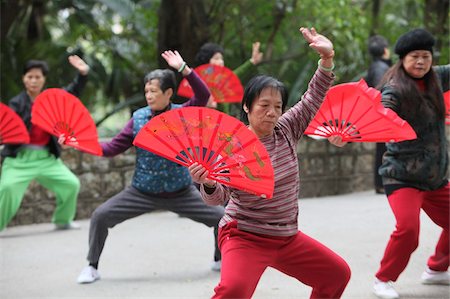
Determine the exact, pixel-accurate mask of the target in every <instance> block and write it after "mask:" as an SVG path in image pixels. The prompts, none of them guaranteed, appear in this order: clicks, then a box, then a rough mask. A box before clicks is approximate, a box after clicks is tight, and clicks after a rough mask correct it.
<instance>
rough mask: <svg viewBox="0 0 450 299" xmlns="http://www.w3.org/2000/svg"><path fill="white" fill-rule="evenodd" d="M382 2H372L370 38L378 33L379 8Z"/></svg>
mask: <svg viewBox="0 0 450 299" xmlns="http://www.w3.org/2000/svg"><path fill="white" fill-rule="evenodd" d="M382 2H383V0H373V1H372V27H371V28H370V36H372V35H376V34H377V33H378V23H379V22H378V21H379V16H380V8H381V5H382Z"/></svg>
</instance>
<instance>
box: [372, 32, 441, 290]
mask: <svg viewBox="0 0 450 299" xmlns="http://www.w3.org/2000/svg"><path fill="white" fill-rule="evenodd" d="M434 43H435V39H434V37H433V36H432V35H431V34H430V33H429V32H428V31H426V30H424V29H414V30H412V31H409V32H408V33H405V34H403V35H402V36H400V38H399V39H398V40H397V43H396V45H395V53H396V54H397V55H398V56H399V60H398V62H397V63H396V64H395V65H394V66H393V67H392V68H391V69H389V71H388V72H387V73H386V75H385V76H384V77H383V80H382V81H381V83H380V84H381V85H380V86H383V87H382V89H381V93H382V103H383V105H384V106H385V107H387V108H390V109H392V110H394V111H395V112H396V113H397V114H398V115H399V116H400V117H401V118H403V119H404V120H406V121H407V122H408V123H409V124H410V125H411V126H412V127H413V128H414V131H415V132H416V134H417V139H415V140H408V141H403V142H398V143H388V144H387V151H386V153H385V154H384V157H383V164H382V165H381V167H380V169H379V173H380V175H381V176H382V178H383V185H384V188H385V191H386V195H387V197H388V201H389V205H390V206H391V209H392V212H393V213H394V216H395V219H396V226H395V230H394V232H393V233H392V234H391V236H390V240H389V242H388V244H387V247H386V250H385V252H384V256H383V258H382V260H381V263H380V268H379V270H378V272H377V273H376V275H375V276H376V281H375V284H374V287H373V292H374V293H375V294H376V295H377V296H378V297H380V298H399V295H398V293H397V292H396V291H395V289H394V288H393V287H392V284H391V282H394V281H396V280H397V278H398V277H399V275H400V274H401V273H402V272H403V270H405V268H406V265H407V264H408V261H409V259H410V256H411V254H412V253H413V252H414V250H415V249H416V248H417V246H418V243H419V227H420V210H421V209H422V210H423V211H424V212H425V213H426V214H428V216H429V217H430V218H431V220H432V221H433V222H434V223H436V224H437V225H439V226H440V227H441V228H442V233H441V236H440V239H439V241H438V243H437V246H436V249H435V252H434V254H433V255H432V256H431V257H430V258H429V259H428V263H427V266H428V267H427V269H426V270H425V272H424V273H423V274H422V277H421V279H422V283H424V284H447V285H448V284H450V275H449V272H448V271H447V270H448V267H449V218H450V216H449V205H450V184H449V183H448V180H447V176H446V173H447V168H448V155H447V145H446V143H447V141H446V136H445V105H444V99H443V95H442V94H443V91H447V90H448V89H449V74H450V65H445V66H435V67H432V60H433V46H434Z"/></svg>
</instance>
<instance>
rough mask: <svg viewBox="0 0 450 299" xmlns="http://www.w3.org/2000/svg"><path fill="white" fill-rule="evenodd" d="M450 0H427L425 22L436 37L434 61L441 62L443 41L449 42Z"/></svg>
mask: <svg viewBox="0 0 450 299" xmlns="http://www.w3.org/2000/svg"><path fill="white" fill-rule="evenodd" d="M449 2H450V0H425V7H424V22H423V23H424V24H425V27H426V28H427V29H428V30H429V31H430V32H431V33H432V34H433V35H434V36H435V37H436V46H435V48H434V49H435V53H434V54H435V55H434V62H435V63H436V64H439V58H440V50H441V48H442V46H443V43H444V42H445V41H446V42H447V43H448V34H449V31H448V27H449V23H448V21H449V20H448V11H449Z"/></svg>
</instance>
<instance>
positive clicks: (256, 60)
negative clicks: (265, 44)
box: [250, 42, 264, 65]
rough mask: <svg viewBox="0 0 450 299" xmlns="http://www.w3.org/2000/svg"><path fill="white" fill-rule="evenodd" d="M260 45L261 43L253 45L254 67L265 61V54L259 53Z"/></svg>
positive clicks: (251, 59)
mask: <svg viewBox="0 0 450 299" xmlns="http://www.w3.org/2000/svg"><path fill="white" fill-rule="evenodd" d="M260 45H261V44H260V42H254V43H253V45H252V58H250V62H251V63H252V64H254V65H258V64H259V63H260V62H261V61H262V59H263V54H264V53H262V52H260V51H259V46H260Z"/></svg>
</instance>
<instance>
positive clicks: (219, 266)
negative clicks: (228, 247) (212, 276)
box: [211, 260, 222, 272]
mask: <svg viewBox="0 0 450 299" xmlns="http://www.w3.org/2000/svg"><path fill="white" fill-rule="evenodd" d="M221 269H222V261H221V260H220V261H214V262H212V264H211V270H213V271H216V272H220V270H221Z"/></svg>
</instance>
